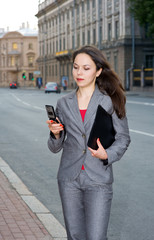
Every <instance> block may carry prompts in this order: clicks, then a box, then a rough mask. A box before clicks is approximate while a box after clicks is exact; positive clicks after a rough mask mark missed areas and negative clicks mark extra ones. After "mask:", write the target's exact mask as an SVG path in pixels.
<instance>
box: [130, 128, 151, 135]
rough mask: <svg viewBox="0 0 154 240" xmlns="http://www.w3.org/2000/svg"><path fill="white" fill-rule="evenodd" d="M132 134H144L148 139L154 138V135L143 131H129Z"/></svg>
mask: <svg viewBox="0 0 154 240" xmlns="http://www.w3.org/2000/svg"><path fill="white" fill-rule="evenodd" d="M129 131H130V132H134V133H138V134H142V135H145V136H148V137H154V134H151V133H147V132H142V131H138V130H133V129H129Z"/></svg>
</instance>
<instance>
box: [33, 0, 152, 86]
mask: <svg viewBox="0 0 154 240" xmlns="http://www.w3.org/2000/svg"><path fill="white" fill-rule="evenodd" d="M36 16H37V18H38V28H39V35H38V41H39V58H38V65H39V70H40V71H41V73H42V77H43V83H46V82H48V81H56V82H58V83H61V81H62V78H63V77H64V76H66V77H67V78H68V84H69V86H70V87H73V86H74V84H75V83H74V81H73V78H72V62H71V56H72V53H73V51H74V50H75V49H77V48H78V47H80V46H83V45H94V46H96V47H98V48H99V49H101V51H102V52H103V54H104V55H105V57H106V58H107V60H108V61H109V62H110V64H111V67H112V68H113V69H114V70H115V71H116V72H117V73H118V75H119V76H120V78H121V80H122V83H123V86H124V87H125V88H126V89H127V88H133V87H134V86H135V84H136V83H135V82H134V79H133V78H130V76H133V74H130V73H132V69H133V68H135V69H141V68H142V69H143V66H144V67H146V68H151V69H153V68H154V43H153V42H152V41H151V40H150V39H148V38H147V37H146V33H145V32H144V31H143V29H141V28H140V27H139V25H138V23H137V22H135V21H134V19H133V17H132V16H131V15H130V13H129V11H128V3H127V0H45V1H43V2H42V3H40V4H39V6H38V13H37V14H36ZM140 80H141V79H140ZM138 81H139V80H138ZM150 83H151V85H149V86H150V87H154V85H153V80H152V82H150ZM138 86H141V85H140V84H138V82H137V87H138Z"/></svg>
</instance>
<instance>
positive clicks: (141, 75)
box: [133, 68, 154, 87]
mask: <svg viewBox="0 0 154 240" xmlns="http://www.w3.org/2000/svg"><path fill="white" fill-rule="evenodd" d="M133 86H139V87H140V86H141V87H146V86H149V87H152V86H154V68H142V69H133Z"/></svg>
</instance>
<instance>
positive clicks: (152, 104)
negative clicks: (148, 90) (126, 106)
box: [127, 101, 154, 107]
mask: <svg viewBox="0 0 154 240" xmlns="http://www.w3.org/2000/svg"><path fill="white" fill-rule="evenodd" d="M127 103H132V104H139V105H145V106H152V107H154V103H148V102H136V101H127Z"/></svg>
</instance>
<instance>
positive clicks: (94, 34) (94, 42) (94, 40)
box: [93, 28, 96, 45]
mask: <svg viewBox="0 0 154 240" xmlns="http://www.w3.org/2000/svg"><path fill="white" fill-rule="evenodd" d="M93 44H94V45H95V44H96V29H95V28H94V29H93Z"/></svg>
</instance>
